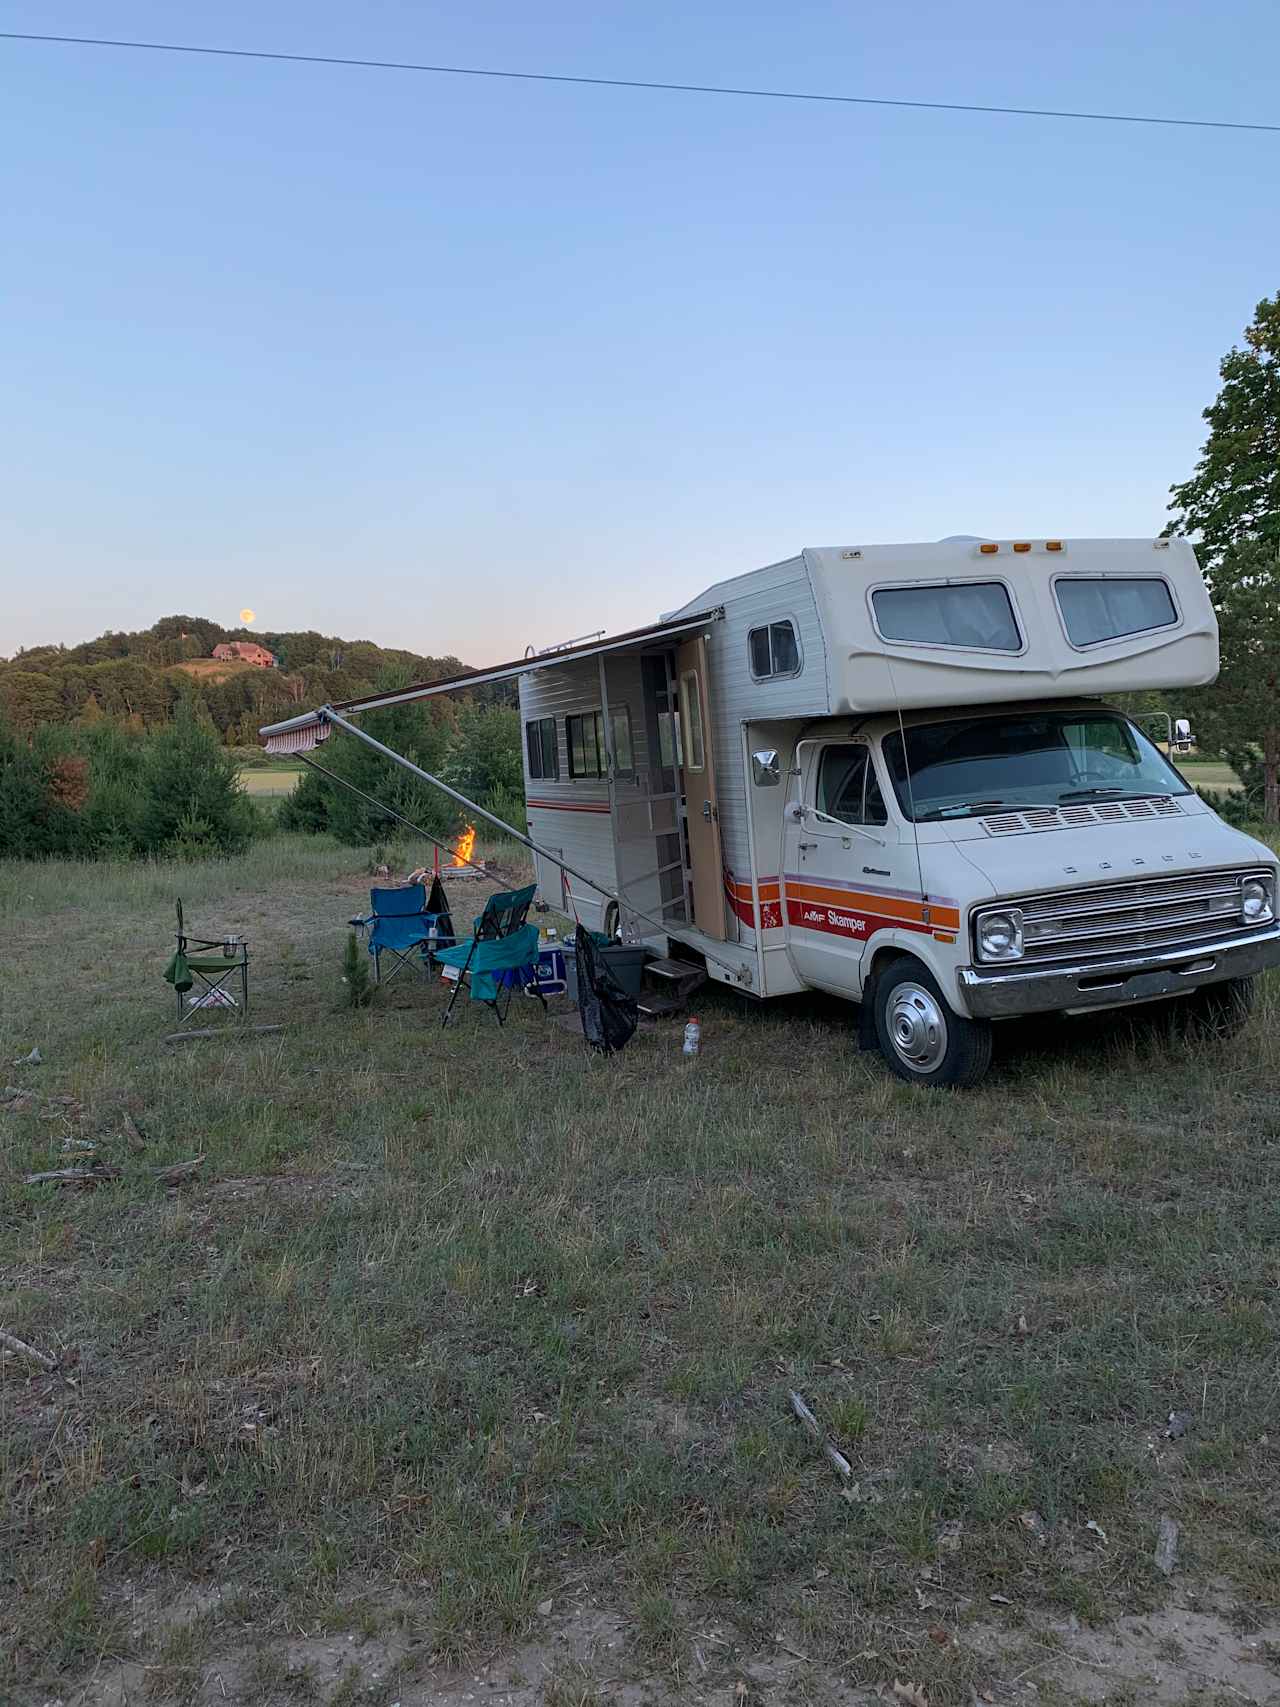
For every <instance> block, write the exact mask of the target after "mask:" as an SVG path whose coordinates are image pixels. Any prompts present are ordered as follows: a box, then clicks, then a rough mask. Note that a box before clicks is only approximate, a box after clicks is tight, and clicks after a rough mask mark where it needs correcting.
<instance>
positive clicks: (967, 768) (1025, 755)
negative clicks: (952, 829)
mask: <svg viewBox="0 0 1280 1707" xmlns="http://www.w3.org/2000/svg"><path fill="white" fill-rule="evenodd" d="M882 745H883V748H884V754H885V759H886V761H887V763H888V766H889V774H890V776H891V777H892V778H893V786H894V791H895V792H896V794H897V796H898V804H899V805H900V806H901V808H902V811H903V813H904V815H905V816H906V817H907V818H911V817H912V816H914V817H915V819H916V821H917V822H918V823H922V824H923V823H926V822H937V821H939V820H945V819H949V818H965V817H969V816H972V815H973V814H975V813H979V812H992V811H996V810H998V809H999V808H1001V807H1019V806H1062V805H1067V804H1070V803H1072V802H1080V801H1106V800H1133V799H1138V798H1140V797H1141V796H1143V795H1147V796H1150V795H1153V794H1190V792H1191V790H1190V788H1189V787H1188V785H1187V784H1186V783H1185V782H1184V781H1183V779H1182V778H1181V777H1180V776H1179V775H1178V773H1177V771H1176V770H1174V768H1173V766H1172V765H1171V764H1170V763H1169V762H1168V760H1167V759H1166V758H1165V757H1164V755H1163V753H1161V752H1160V750H1159V748H1157V747H1155V746H1154V745H1153V744H1152V743H1151V742H1150V741H1149V740H1148V739H1147V737H1146V736H1145V735H1144V734H1143V733H1142V732H1141V730H1139V729H1137V728H1135V727H1134V725H1133V724H1132V723H1130V722H1129V721H1128V719H1127V718H1124V717H1119V716H1117V715H1116V714H1115V713H1114V712H1107V711H1035V712H1011V713H1009V714H1007V715H1004V716H998V717H966V718H958V719H956V720H955V721H954V722H950V723H926V724H924V725H922V726H920V727H917V728H915V729H908V730H907V731H906V752H905V755H904V752H903V744H902V736H901V734H899V733H897V732H896V731H895V732H894V733H893V734H891V735H886V736H885V738H884V741H883V743H882ZM908 765H909V767H910V781H909V782H908V775H907V772H908ZM913 805H914V813H913V810H912V808H913Z"/></svg>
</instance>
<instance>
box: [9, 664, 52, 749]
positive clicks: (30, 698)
mask: <svg viewBox="0 0 1280 1707" xmlns="http://www.w3.org/2000/svg"><path fill="white" fill-rule="evenodd" d="M0 714H2V715H3V716H4V717H5V718H6V720H7V721H8V723H9V725H10V726H11V727H12V728H13V729H16V730H18V731H19V732H20V733H21V734H24V735H30V734H33V733H34V731H35V730H36V729H38V728H39V727H40V725H41V724H42V723H62V722H64V721H65V720H66V716H67V713H66V710H65V709H64V707H63V704H62V699H61V697H60V695H59V693H58V686H57V683H56V682H55V680H54V678H53V677H52V676H48V675H43V674H41V673H39V672H38V671H36V670H5V671H3V672H0Z"/></svg>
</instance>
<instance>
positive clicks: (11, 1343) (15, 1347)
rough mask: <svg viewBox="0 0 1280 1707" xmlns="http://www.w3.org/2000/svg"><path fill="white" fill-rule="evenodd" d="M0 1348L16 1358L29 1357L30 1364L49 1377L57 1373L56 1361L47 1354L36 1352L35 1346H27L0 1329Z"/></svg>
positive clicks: (14, 1336)
mask: <svg viewBox="0 0 1280 1707" xmlns="http://www.w3.org/2000/svg"><path fill="white" fill-rule="evenodd" d="M0 1346H3V1347H4V1349H5V1350H6V1351H11V1352H13V1353H14V1355H15V1356H17V1357H29V1358H30V1359H31V1361H32V1363H38V1364H39V1365H40V1367H41V1369H47V1370H48V1371H49V1373H50V1374H51V1375H56V1374H58V1373H59V1369H58V1360H57V1358H56V1357H50V1356H49V1355H48V1353H47V1352H43V1351H37V1350H36V1348H35V1346H33V1345H28V1344H27V1342H26V1340H20V1339H19V1338H18V1337H17V1335H16V1334H7V1333H5V1331H4V1329H3V1328H0Z"/></svg>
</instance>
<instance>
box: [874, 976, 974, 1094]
mask: <svg viewBox="0 0 1280 1707" xmlns="http://www.w3.org/2000/svg"><path fill="white" fill-rule="evenodd" d="M875 1021H876V1040H877V1042H878V1043H879V1045H880V1053H881V1054H882V1055H883V1056H884V1058H885V1060H886V1061H887V1062H888V1064H889V1066H890V1068H891V1069H892V1071H893V1072H895V1073H896V1074H897V1075H898V1077H899V1078H900V1079H905V1080H906V1082H907V1083H908V1084H909V1085H927V1086H929V1087H933V1086H957V1087H962V1088H965V1087H968V1086H970V1085H976V1084H977V1083H978V1082H979V1080H980V1079H982V1078H983V1077H984V1076H985V1075H986V1071H987V1068H988V1067H989V1066H990V1065H991V1022H990V1021H989V1020H977V1019H965V1018H964V1017H963V1015H961V1014H958V1013H956V1012H955V1011H954V1010H953V1009H952V1008H950V1007H949V1006H948V1005H947V1001H946V998H945V996H944V995H943V994H942V991H941V990H940V989H939V988H938V983H937V980H936V979H935V978H934V976H933V974H932V973H931V972H930V971H928V970H927V968H926V967H924V966H922V965H921V963H920V962H919V961H918V960H913V959H911V958H910V957H909V956H903V958H902V959H901V960H895V961H894V962H893V963H892V964H891V965H890V966H887V967H886V968H885V970H884V971H883V972H882V973H881V974H880V976H879V977H878V978H877V979H876V985H875Z"/></svg>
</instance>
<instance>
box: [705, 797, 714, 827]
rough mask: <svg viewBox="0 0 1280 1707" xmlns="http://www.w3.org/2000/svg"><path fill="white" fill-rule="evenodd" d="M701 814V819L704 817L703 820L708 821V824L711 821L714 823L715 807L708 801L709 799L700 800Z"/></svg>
mask: <svg viewBox="0 0 1280 1707" xmlns="http://www.w3.org/2000/svg"><path fill="white" fill-rule="evenodd" d="M702 816H703V819H704V820H705V821H706V822H707V823H708V824H712V823H714V822H715V818H716V809H715V807H714V806H713V805H712V804H711V802H710V801H709V800H704V801H703V802H702Z"/></svg>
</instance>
